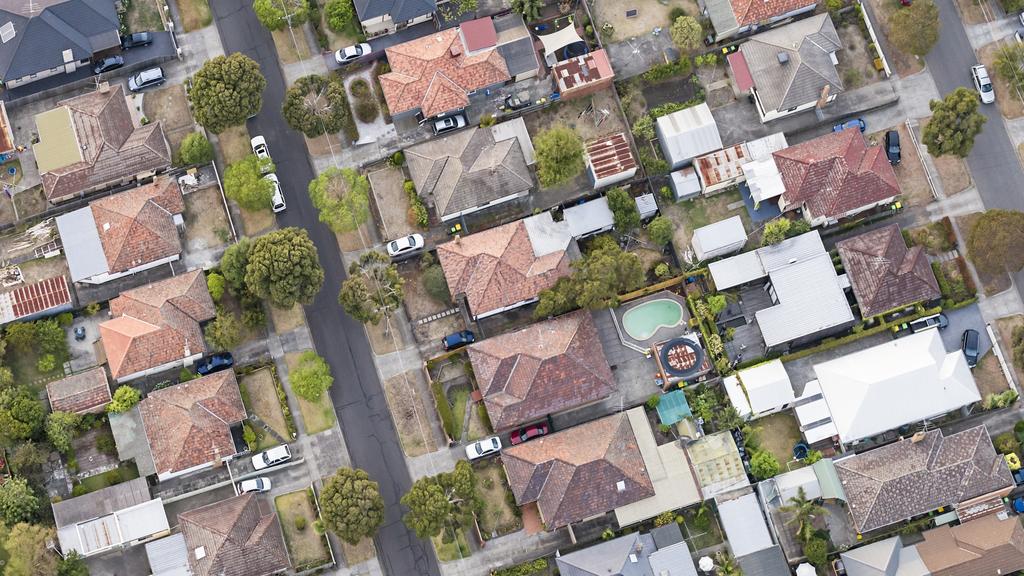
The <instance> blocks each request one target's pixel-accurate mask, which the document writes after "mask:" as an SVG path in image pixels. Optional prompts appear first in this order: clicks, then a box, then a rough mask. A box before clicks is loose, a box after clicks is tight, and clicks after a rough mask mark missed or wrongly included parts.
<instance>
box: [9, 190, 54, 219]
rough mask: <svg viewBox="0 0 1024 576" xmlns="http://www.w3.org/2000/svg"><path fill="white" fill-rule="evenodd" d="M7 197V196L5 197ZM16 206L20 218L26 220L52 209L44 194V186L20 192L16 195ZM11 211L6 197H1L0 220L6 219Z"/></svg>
mask: <svg viewBox="0 0 1024 576" xmlns="http://www.w3.org/2000/svg"><path fill="white" fill-rule="evenodd" d="M5 196H6V195H5ZM14 206H15V208H17V210H18V218H20V219H22V220H24V219H25V218H27V217H29V216H33V215H35V214H41V213H43V212H44V211H45V210H46V209H47V208H49V207H50V204H49V202H47V201H46V195H45V194H44V193H43V187H42V185H39V186H35V187H32V188H29V189H28V190H20V191H18V193H17V194H15V195H14ZM10 211H11V203H10V201H8V200H7V198H6V197H3V196H0V218H5V219H6V217H7V216H6V215H7V214H9V213H10Z"/></svg>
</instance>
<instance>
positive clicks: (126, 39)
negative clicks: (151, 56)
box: [121, 32, 153, 50]
mask: <svg viewBox="0 0 1024 576" xmlns="http://www.w3.org/2000/svg"><path fill="white" fill-rule="evenodd" d="M152 43H153V33H152V32H135V33H133V34H129V35H127V36H121V49H123V50H127V49H129V48H138V47H140V46H149V45H150V44H152Z"/></svg>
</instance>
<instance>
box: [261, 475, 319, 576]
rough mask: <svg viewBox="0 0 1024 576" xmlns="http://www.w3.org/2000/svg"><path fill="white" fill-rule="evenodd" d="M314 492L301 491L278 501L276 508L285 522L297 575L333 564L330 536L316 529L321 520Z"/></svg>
mask: <svg viewBox="0 0 1024 576" xmlns="http://www.w3.org/2000/svg"><path fill="white" fill-rule="evenodd" d="M311 492H312V489H306V490H298V491H295V492H289V493H288V494H282V495H281V496H278V497H277V498H274V507H275V508H277V516H278V518H279V519H280V521H281V531H282V532H284V543H285V546H287V547H288V558H289V559H290V560H291V563H292V566H293V567H294V569H295V571H296V572H302V571H304V570H309V569H311V568H316V567H317V566H322V565H324V564H327V563H328V562H330V561H331V554H330V552H329V551H328V548H327V546H328V544H327V537H326V536H321V535H320V534H317V533H316V530H314V529H313V522H315V521H316V520H317V512H316V506H315V505H314V504H313V501H312V494H311Z"/></svg>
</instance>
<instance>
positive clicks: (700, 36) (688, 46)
mask: <svg viewBox="0 0 1024 576" xmlns="http://www.w3.org/2000/svg"><path fill="white" fill-rule="evenodd" d="M668 31H669V34H670V35H671V36H672V42H673V43H675V45H676V48H679V50H680V51H682V52H693V51H694V50H696V49H697V48H700V45H701V42H702V41H703V40H704V30H703V28H701V26H700V22H697V19H696V18H694V17H693V16H680V17H678V18H676V20H675V22H673V23H672V26H671V27H669V30H668ZM682 57H683V58H685V56H682Z"/></svg>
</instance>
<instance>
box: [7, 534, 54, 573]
mask: <svg viewBox="0 0 1024 576" xmlns="http://www.w3.org/2000/svg"><path fill="white" fill-rule="evenodd" d="M56 536H57V535H56V534H55V533H54V531H53V529H52V528H47V527H45V526H39V525H37V524H26V523H24V522H19V523H16V524H14V525H13V526H12V527H11V529H10V532H9V533H8V535H7V539H6V540H4V541H3V546H4V550H6V551H7V554H8V556H10V558H8V560H7V565H6V566H5V567H4V575H5V576H52V575H53V574H54V573H56V572H57V561H58V556H57V555H56V554H54V553H53V552H52V551H50V550H49V549H47V547H46V543H47V541H50V540H55V539H56Z"/></svg>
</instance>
